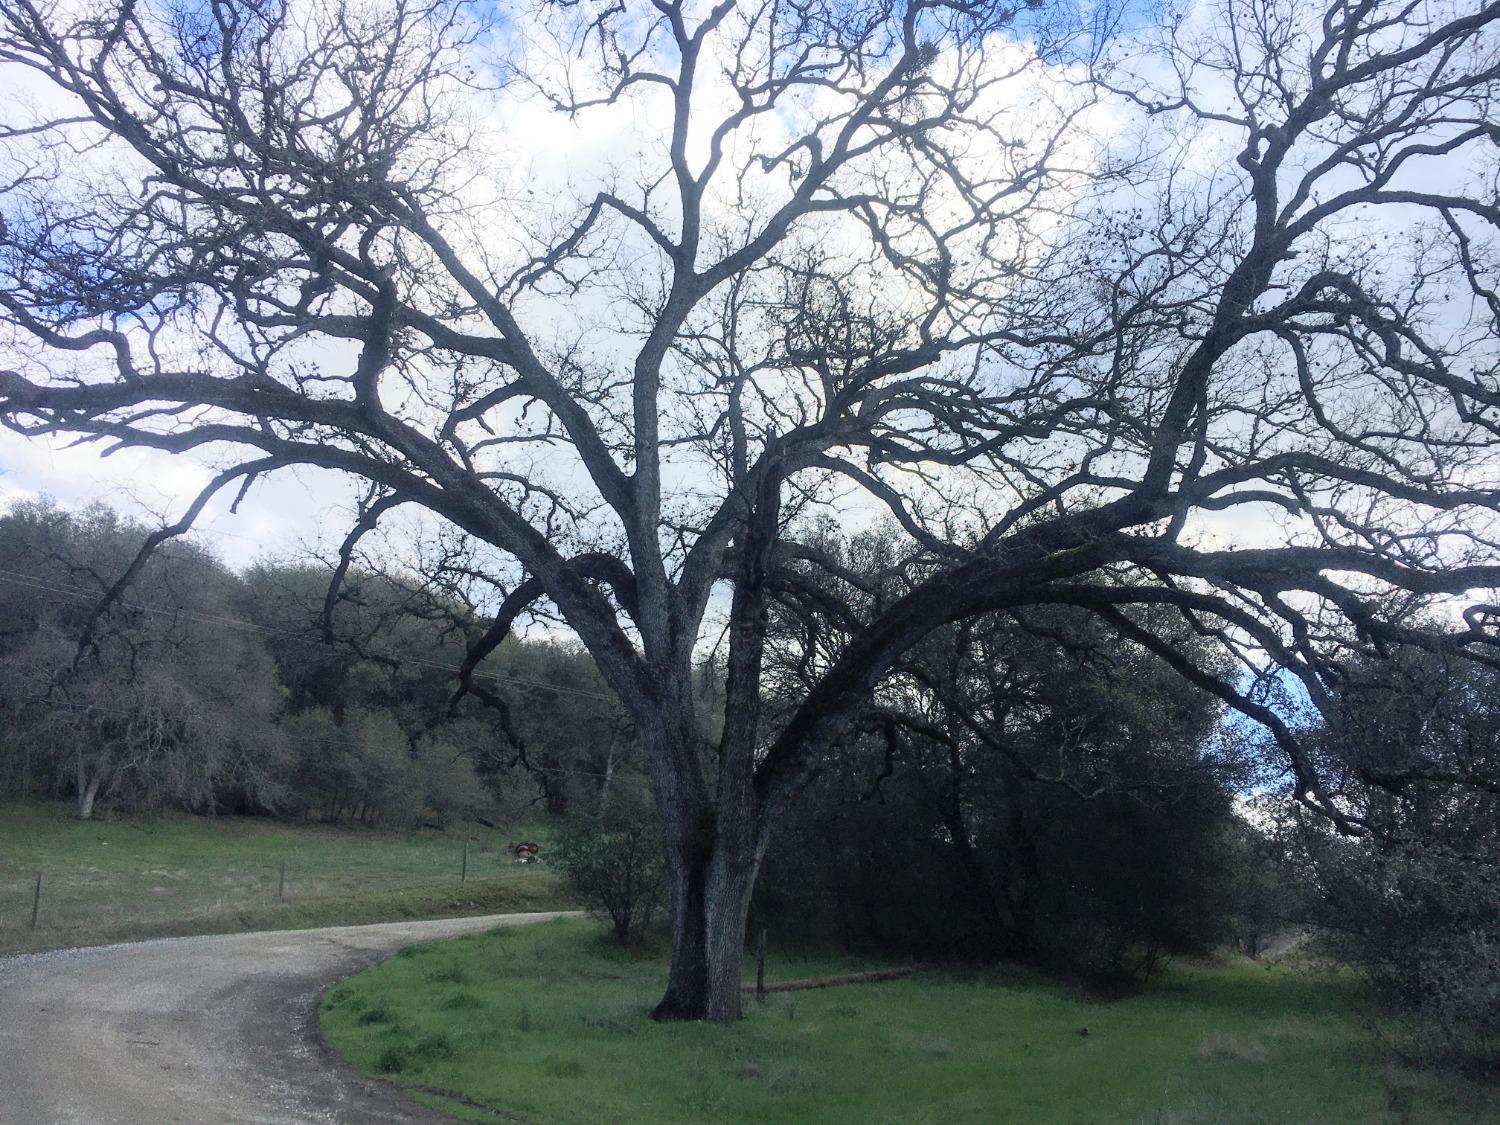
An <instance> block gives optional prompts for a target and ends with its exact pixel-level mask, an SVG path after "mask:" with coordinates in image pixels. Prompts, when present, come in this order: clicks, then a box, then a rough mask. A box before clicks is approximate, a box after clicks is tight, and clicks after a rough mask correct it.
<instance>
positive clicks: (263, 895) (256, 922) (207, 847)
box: [0, 801, 570, 953]
mask: <svg viewBox="0 0 1500 1125" xmlns="http://www.w3.org/2000/svg"><path fill="white" fill-rule="evenodd" d="M514 831H515V833H516V835H511V834H510V833H509V832H508V831H507V830H505V829H489V828H484V827H481V826H478V825H472V824H470V825H465V826H464V828H463V829H462V830H460V829H457V828H454V829H451V830H449V831H446V832H440V831H434V830H430V829H428V830H415V831H379V830H372V829H359V828H347V827H341V828H331V827H322V826H317V825H299V824H290V823H285V822H273V821H270V820H266V819H262V818H254V817H218V818H206V817H198V816H188V815H184V814H180V813H164V814H162V815H159V816H150V817H139V818H106V819H100V820H94V821H79V820H77V819H75V818H74V817H73V815H72V806H71V805H68V804H62V803H53V802H44V801H5V802H3V803H0V953H14V952H21V951H28V950H38V949H55V948H62V947H65V946H76V945H94V944H99V943H103V942H110V941H128V940H135V939H139V938H149V937H167V936H174V935H179V934H201V933H223V932H228V931H234V930H261V929H300V928H304V927H311V926H333V925H353V924H357V923H361V922H385V921H397V920H400V919H405V918H437V917H447V916H452V915H462V914H488V913H499V912H505V911H522V910H548V909H559V908H562V907H566V906H568V905H570V903H569V900H568V898H567V896H566V894H565V893H564V892H563V891H562V890H561V889H560V887H559V884H558V881H557V879H556V877H555V876H554V875H553V873H552V872H551V870H550V869H549V868H548V867H547V866H546V865H545V864H539V865H518V864H516V863H515V862H514V860H513V858H512V857H511V855H510V853H509V851H508V850H507V848H506V845H507V843H509V842H510V840H512V839H521V838H529V836H528V835H527V830H524V829H522V828H516V829H515V830H514ZM535 834H536V833H535V832H534V831H532V832H531V833H530V835H532V836H534V835H535ZM466 835H467V836H468V838H469V848H468V871H467V877H466V878H462V881H461V876H463V875H464V871H463V865H464V837H465V836H466ZM283 871H284V872H285V875H284V879H283ZM39 873H40V874H41V876H42V893H41V901H40V906H39V909H38V911H37V926H36V929H35V930H33V929H31V912H32V906H33V899H34V894H35V887H36V877H37V875H38V874H39ZM278 888H279V889H280V895H279V896H278Z"/></svg>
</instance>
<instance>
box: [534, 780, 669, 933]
mask: <svg viewBox="0 0 1500 1125" xmlns="http://www.w3.org/2000/svg"><path fill="white" fill-rule="evenodd" d="M552 855H553V860H554V862H555V863H556V864H557V867H558V869H559V870H560V871H561V872H562V874H563V877H564V878H565V879H566V880H567V882H568V885H569V886H570V887H571V888H572V889H573V891H574V892H575V893H576V894H577V895H578V896H579V898H580V899H581V900H582V901H583V904H584V906H585V907H586V908H587V909H588V910H589V912H590V913H593V914H596V915H599V916H601V917H607V918H608V919H609V922H610V925H611V927H612V929H613V931H614V936H615V940H616V941H618V942H619V943H620V944H621V945H622V946H624V945H628V944H629V943H630V938H631V935H632V934H634V933H638V932H639V931H640V930H641V929H643V928H645V927H647V926H649V925H650V924H651V919H652V917H653V916H654V915H655V913H656V911H657V910H658V909H660V907H661V905H662V901H663V887H664V873H663V870H662V858H661V841H660V836H659V835H658V832H657V827H656V817H655V815H654V813H653V811H652V809H651V806H650V805H649V804H648V803H647V802H646V800H644V799H643V798H640V797H636V796H634V795H632V796H630V797H628V798H617V799H616V800H615V802H614V803H613V804H611V805H609V806H607V807H606V808H605V809H604V810H603V811H601V812H599V813H596V814H594V815H590V816H585V815H579V814H574V815H572V816H570V817H568V819H567V820H565V821H564V823H563V826H562V829H561V830H560V831H559V833H558V839H557V844H556V846H555V847H554V849H553V852H552Z"/></svg>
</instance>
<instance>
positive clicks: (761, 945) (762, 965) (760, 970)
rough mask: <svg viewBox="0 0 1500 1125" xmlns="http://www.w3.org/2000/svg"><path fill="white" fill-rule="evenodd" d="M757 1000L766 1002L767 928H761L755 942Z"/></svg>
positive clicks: (758, 1002)
mask: <svg viewBox="0 0 1500 1125" xmlns="http://www.w3.org/2000/svg"><path fill="white" fill-rule="evenodd" d="M755 1002H756V1003H757V1004H764V1003H765V1002H766V928H765V927H764V926H762V927H761V928H760V939H759V940H758V941H757V942H756V943H755Z"/></svg>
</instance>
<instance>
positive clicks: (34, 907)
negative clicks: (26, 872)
mask: <svg viewBox="0 0 1500 1125" xmlns="http://www.w3.org/2000/svg"><path fill="white" fill-rule="evenodd" d="M41 908H42V873H41V872H40V871H38V872H37V873H36V890H35V891H33V892H32V895H31V928H32V929H33V930H34V929H36V916H37V911H39V910H41Z"/></svg>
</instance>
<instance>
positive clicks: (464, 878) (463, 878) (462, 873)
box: [458, 836, 469, 883]
mask: <svg viewBox="0 0 1500 1125" xmlns="http://www.w3.org/2000/svg"><path fill="white" fill-rule="evenodd" d="M458 881H459V882H460V883H466V882H468V881H469V838H468V837H467V836H465V837H464V865H463V867H462V868H461V869H460V870H459V873H458Z"/></svg>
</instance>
